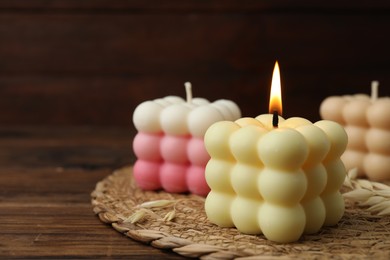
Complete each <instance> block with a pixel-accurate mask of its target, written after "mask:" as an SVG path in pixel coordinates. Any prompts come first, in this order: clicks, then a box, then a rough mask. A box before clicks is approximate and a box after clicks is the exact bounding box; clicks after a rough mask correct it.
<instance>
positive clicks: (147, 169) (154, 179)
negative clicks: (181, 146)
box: [133, 160, 161, 190]
mask: <svg viewBox="0 0 390 260" xmlns="http://www.w3.org/2000/svg"><path fill="white" fill-rule="evenodd" d="M160 167H161V164H160V163H159V162H150V161H144V160H137V161H136V162H135V164H134V167H133V176H134V179H135V180H136V182H137V185H138V186H139V187H140V188H141V189H144V190H157V189H160V188H161V183H160Z"/></svg>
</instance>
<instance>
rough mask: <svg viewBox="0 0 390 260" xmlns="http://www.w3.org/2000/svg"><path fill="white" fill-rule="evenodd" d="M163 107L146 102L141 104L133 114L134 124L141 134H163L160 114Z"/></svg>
mask: <svg viewBox="0 0 390 260" xmlns="http://www.w3.org/2000/svg"><path fill="white" fill-rule="evenodd" d="M162 109H163V107H162V106H161V105H159V104H157V103H155V102H153V101H145V102H143V103H141V104H139V105H138V106H137V107H136V109H135V110H134V113H133V123H134V126H135V128H136V129H137V130H138V131H140V132H145V133H159V132H161V125H160V112H161V111H162Z"/></svg>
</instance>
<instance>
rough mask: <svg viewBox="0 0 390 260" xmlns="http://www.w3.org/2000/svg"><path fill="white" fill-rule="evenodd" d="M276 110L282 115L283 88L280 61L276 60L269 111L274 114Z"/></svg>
mask: <svg viewBox="0 0 390 260" xmlns="http://www.w3.org/2000/svg"><path fill="white" fill-rule="evenodd" d="M275 111H276V112H277V113H278V115H282V90H281V84H280V71H279V64H278V61H276V62H275V67H274V72H273V74H272V83H271V94H270V97H269V113H270V114H273V113H274V112H275Z"/></svg>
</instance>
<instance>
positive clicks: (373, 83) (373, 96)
mask: <svg viewBox="0 0 390 260" xmlns="http://www.w3.org/2000/svg"><path fill="white" fill-rule="evenodd" d="M378 88H379V81H377V80H373V81H371V102H374V101H376V100H377V99H378Z"/></svg>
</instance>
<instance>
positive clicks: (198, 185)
mask: <svg viewBox="0 0 390 260" xmlns="http://www.w3.org/2000/svg"><path fill="white" fill-rule="evenodd" d="M187 186H188V187H189V191H190V192H191V193H193V194H197V195H199V196H206V195H207V194H208V193H209V191H210V188H209V186H208V185H207V182H206V179H205V177H204V168H203V167H199V166H190V167H188V169H187Z"/></svg>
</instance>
